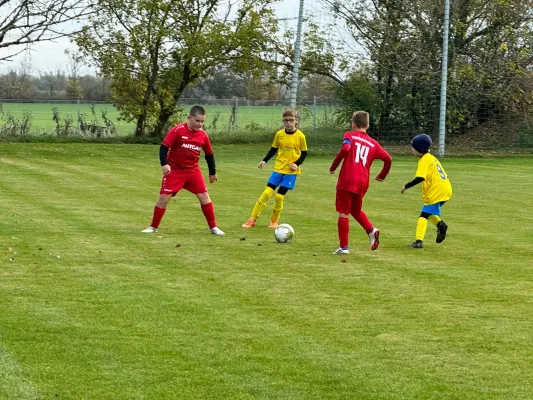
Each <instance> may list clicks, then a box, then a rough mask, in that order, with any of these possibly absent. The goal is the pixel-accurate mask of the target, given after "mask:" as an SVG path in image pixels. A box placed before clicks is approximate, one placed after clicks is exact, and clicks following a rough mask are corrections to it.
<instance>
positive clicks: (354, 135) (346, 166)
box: [329, 111, 392, 254]
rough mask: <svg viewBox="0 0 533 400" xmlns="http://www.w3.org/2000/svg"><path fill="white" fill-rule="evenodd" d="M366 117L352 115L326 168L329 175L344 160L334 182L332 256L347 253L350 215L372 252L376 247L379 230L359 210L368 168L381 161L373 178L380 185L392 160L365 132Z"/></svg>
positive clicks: (361, 112)
mask: <svg viewBox="0 0 533 400" xmlns="http://www.w3.org/2000/svg"><path fill="white" fill-rule="evenodd" d="M369 118H370V116H369V114H368V113H367V112H365V111H357V112H355V113H353V116H352V131H350V132H346V133H345V134H344V142H343V145H342V147H341V149H340V151H339V153H338V154H337V157H335V160H333V163H332V164H331V167H329V172H330V173H331V174H333V173H335V170H336V169H337V167H338V166H339V164H340V163H341V161H343V160H344V162H343V163H342V167H341V171H340V173H339V179H338V181H337V198H336V203H335V204H336V208H337V212H338V213H339V219H338V222H337V229H338V232H339V248H338V249H337V250H335V252H334V253H333V254H349V253H350V250H349V248H348V237H349V233H350V220H349V217H350V214H351V215H352V216H353V217H354V218H355V220H356V221H357V222H359V224H360V225H361V226H362V227H363V229H364V230H365V231H366V233H367V234H368V238H369V239H370V248H371V249H372V250H376V249H377V248H378V246H379V229H377V228H375V227H374V226H373V225H372V223H371V222H370V221H369V220H368V217H367V216H366V214H365V213H364V212H363V210H362V209H361V207H362V205H363V197H365V194H366V192H367V190H368V186H369V174H370V166H371V165H372V163H373V162H374V160H376V159H377V160H382V161H383V163H384V164H383V168H382V170H381V172H380V173H379V175H378V176H377V177H376V180H377V181H380V182H382V181H383V180H384V179H385V178H386V177H387V175H388V173H389V171H390V168H391V164H392V158H391V156H390V155H389V153H387V152H386V151H385V150H384V149H383V147H381V145H380V144H379V143H378V142H377V141H376V140H374V139H372V138H371V137H370V136H369V135H368V134H367V133H366V130H367V129H368V127H369Z"/></svg>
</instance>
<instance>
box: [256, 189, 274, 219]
mask: <svg viewBox="0 0 533 400" xmlns="http://www.w3.org/2000/svg"><path fill="white" fill-rule="evenodd" d="M273 194H274V189H272V188H270V187H268V186H267V187H266V188H265V190H263V193H261V196H259V199H257V201H256V203H255V206H254V209H253V210H252V215H251V217H252V218H257V217H259V215H261V213H262V212H263V210H264V209H265V207H266V204H267V201H268V199H270V198H271V197H272V195H273Z"/></svg>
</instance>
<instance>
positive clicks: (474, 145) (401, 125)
mask: <svg viewBox="0 0 533 400" xmlns="http://www.w3.org/2000/svg"><path fill="white" fill-rule="evenodd" d="M195 104H200V105H203V106H204V107H205V108H206V110H207V119H206V124H205V129H206V130H207V131H208V132H209V134H210V135H212V136H214V137H224V136H231V135H241V136H242V135H247V136H249V137H252V136H253V135H256V134H257V135H260V134H262V135H264V134H265V133H268V132H270V133H273V132H274V131H276V130H278V129H280V128H281V127H282V126H283V124H282V117H281V115H282V111H283V109H284V108H285V107H286V106H287V102H286V101H284V100H279V101H273V100H249V99H242V98H239V99H235V98H234V99H192V98H191V99H181V100H180V103H179V105H178V107H179V112H178V120H181V121H184V120H185V119H186V116H187V112H188V110H189V108H190V107H191V106H192V105H195ZM297 110H298V113H299V119H300V125H299V126H300V129H302V130H304V132H306V133H309V134H311V135H312V136H313V137H314V138H316V141H318V142H327V141H328V140H334V139H336V138H337V137H338V136H339V135H341V134H342V132H344V131H346V130H348V129H350V123H349V118H350V112H349V110H346V109H345V107H343V105H342V103H341V102H340V101H339V100H338V99H326V100H324V99H316V98H315V99H310V100H305V101H299V102H298V106H297ZM354 111H355V110H354ZM379 117H380V114H379V113H378V112H376V115H373V118H372V121H374V122H373V123H372V125H371V127H370V130H369V133H370V134H371V135H372V136H374V137H376V138H377V139H378V140H380V141H383V142H385V143H388V144H389V145H399V146H404V145H405V144H406V143H408V142H409V139H410V138H411V137H412V136H414V135H416V134H418V133H421V132H425V133H428V134H430V136H432V137H433V139H434V140H435V141H436V140H437V139H438V122H439V121H438V120H439V117H438V113H437V112H436V113H435V115H434V118H433V119H426V120H424V121H422V122H420V121H415V120H414V118H412V117H411V116H409V115H393V116H392V117H394V118H390V119H389V122H388V124H385V123H383V121H380V122H379V123H376V122H375V121H376V120H379ZM459 121H460V122H459V123H456V124H454V125H452V124H449V125H448V126H447V133H446V146H447V148H450V149H458V150H460V151H462V152H476V151H484V150H498V151H503V152H506V151H507V152H510V153H512V152H530V151H533V115H532V114H531V113H528V112H522V113H521V114H520V113H512V114H511V113H509V114H507V113H505V112H502V110H495V109H490V108H488V107H487V108H486V109H483V108H481V107H480V108H479V109H478V111H477V113H476V115H465V116H463V117H462V118H461V119H459ZM134 131H135V121H134V120H133V121H127V120H124V119H123V118H121V116H120V114H119V112H118V110H117V109H116V108H115V107H114V106H113V105H112V104H108V103H104V102H94V101H93V102H84V101H76V100H74V101H71V100H64V101H54V102H49V101H42V100H18V99H0V136H10V135H11V136H14V135H21V134H30V135H63V136H68V135H84V136H96V137H100V136H110V135H115V136H128V135H132V134H133V133H134Z"/></svg>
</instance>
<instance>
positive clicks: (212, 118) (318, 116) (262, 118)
mask: <svg viewBox="0 0 533 400" xmlns="http://www.w3.org/2000/svg"><path fill="white" fill-rule="evenodd" d="M0 103H1V102H0ZM1 106H2V109H3V111H4V113H6V114H7V113H10V114H11V115H13V116H14V117H15V118H17V119H19V120H20V119H21V117H22V115H23V112H24V111H26V112H29V113H31V122H32V126H31V131H32V132H33V133H37V134H42V133H48V134H53V133H54V132H55V128H56V123H55V122H54V120H53V119H52V117H53V111H52V109H53V108H54V107H56V108H57V109H58V110H59V113H60V117H61V118H62V119H71V120H72V121H73V122H74V125H73V126H74V128H75V127H76V121H77V120H78V112H79V113H80V114H85V120H87V121H89V122H91V121H93V119H94V117H93V115H92V112H91V105H90V104H80V105H79V106H78V105H77V104H68V103H60V104H54V103H2V104H1ZM182 107H183V108H184V110H185V112H188V110H189V108H190V107H191V106H190V105H183V106H182ZM205 108H206V111H207V119H206V130H207V131H208V132H209V133H210V134H216V133H217V132H228V131H233V125H230V116H231V107H230V105H227V106H224V105H213V106H205ZM283 108H284V107H283V106H248V105H246V104H240V105H239V106H238V108H237V116H236V121H235V126H236V127H237V130H240V131H250V130H257V129H268V130H277V129H279V128H280V127H281V125H282V124H281V119H282V117H281V113H282V110H283ZM94 110H95V113H96V119H97V125H101V126H103V125H104V124H103V120H102V111H105V112H107V118H109V119H110V120H111V121H112V122H113V123H114V124H115V126H116V128H117V132H118V134H119V135H127V134H132V133H133V132H134V131H135V122H125V121H120V120H119V119H118V117H119V114H118V111H117V110H116V109H115V107H113V105H111V104H95V106H94ZM299 111H300V118H301V121H300V122H301V127H302V128H304V129H310V128H312V127H313V123H316V124H317V125H320V124H323V123H324V121H325V119H326V118H329V119H331V118H332V116H333V109H332V108H330V107H326V106H317V108H316V109H315V110H314V111H313V108H312V106H306V107H300V108H299ZM313 114H314V115H313ZM4 124H5V119H4V120H2V119H0V129H1V127H2V126H3V125H4ZM230 126H231V128H230Z"/></svg>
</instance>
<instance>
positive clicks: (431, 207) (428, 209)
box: [422, 201, 446, 217]
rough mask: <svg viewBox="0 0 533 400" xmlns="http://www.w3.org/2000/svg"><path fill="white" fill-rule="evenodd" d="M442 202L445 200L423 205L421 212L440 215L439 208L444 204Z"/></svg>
mask: <svg viewBox="0 0 533 400" xmlns="http://www.w3.org/2000/svg"><path fill="white" fill-rule="evenodd" d="M444 203H446V202H445V201H439V202H438V203H435V204H428V205H424V206H423V207H422V212H423V213H428V214H431V215H436V216H438V217H440V209H441V207H442V206H443V205H444Z"/></svg>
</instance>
